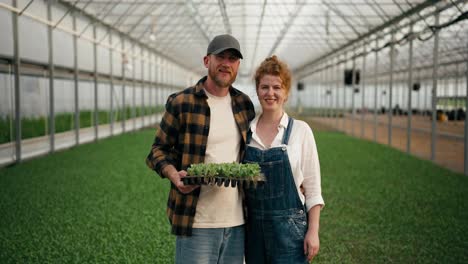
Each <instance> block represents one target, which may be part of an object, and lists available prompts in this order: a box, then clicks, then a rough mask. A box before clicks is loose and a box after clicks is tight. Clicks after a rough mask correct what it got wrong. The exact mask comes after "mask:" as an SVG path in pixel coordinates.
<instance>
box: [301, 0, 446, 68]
mask: <svg viewBox="0 0 468 264" xmlns="http://www.w3.org/2000/svg"><path fill="white" fill-rule="evenodd" d="M439 2H443V1H442V0H426V1H425V2H424V3H421V4H420V5H418V6H415V7H413V8H412V9H410V10H408V11H407V12H405V13H403V14H401V15H399V16H396V17H394V18H392V19H390V20H389V21H387V22H385V23H383V24H381V25H380V26H377V27H375V28H373V29H371V30H370V31H368V32H367V33H365V34H362V35H361V36H360V37H357V38H356V39H354V40H351V41H350V42H348V43H346V44H344V45H342V46H340V47H338V48H336V49H333V50H332V51H330V52H328V53H326V54H324V55H322V56H320V57H319V58H317V59H315V60H313V61H311V62H309V63H306V64H304V65H302V66H299V67H297V68H296V69H294V70H293V72H301V71H303V70H305V69H306V68H307V67H309V66H312V65H314V64H315V63H317V62H319V61H321V60H323V59H324V58H326V57H328V56H331V55H333V54H336V53H337V52H340V51H342V50H345V49H347V48H349V47H351V46H353V45H355V44H356V43H358V42H360V41H362V40H364V39H366V38H369V37H370V36H372V35H374V34H376V33H379V32H381V31H382V30H384V29H386V28H388V27H390V26H393V25H395V24H397V23H398V22H400V21H402V20H403V19H405V18H407V17H409V16H412V15H414V14H417V13H418V12H420V11H421V10H423V9H425V8H427V7H430V6H434V5H436V4H438V3H439Z"/></svg>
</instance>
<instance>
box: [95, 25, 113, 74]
mask: <svg viewBox="0 0 468 264" xmlns="http://www.w3.org/2000/svg"><path fill="white" fill-rule="evenodd" d="M97 40H98V41H101V43H102V44H105V45H109V35H108V34H107V29H105V28H103V27H98V28H97ZM97 53H98V55H97V56H98V72H99V73H104V74H109V73H110V59H109V58H110V51H109V49H108V48H107V47H104V46H102V45H98V48H97Z"/></svg>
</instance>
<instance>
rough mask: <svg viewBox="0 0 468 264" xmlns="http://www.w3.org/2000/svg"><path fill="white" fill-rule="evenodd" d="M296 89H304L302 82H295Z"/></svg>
mask: <svg viewBox="0 0 468 264" xmlns="http://www.w3.org/2000/svg"><path fill="white" fill-rule="evenodd" d="M297 90H298V91H302V90H304V84H303V83H301V82H298V83H297Z"/></svg>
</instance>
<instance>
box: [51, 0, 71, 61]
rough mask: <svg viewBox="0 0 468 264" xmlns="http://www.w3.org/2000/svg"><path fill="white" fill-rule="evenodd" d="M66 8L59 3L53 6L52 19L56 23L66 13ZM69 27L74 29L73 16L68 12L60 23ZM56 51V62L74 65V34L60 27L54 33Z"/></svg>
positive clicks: (53, 41)
mask: <svg viewBox="0 0 468 264" xmlns="http://www.w3.org/2000/svg"><path fill="white" fill-rule="evenodd" d="M65 12H66V9H65V8H63V7H60V6H57V5H54V6H53V7H52V20H53V21H54V24H56V23H57V22H58V21H59V20H60V19H61V18H62V17H63V15H64V14H65ZM59 25H60V26H63V27H65V28H68V29H73V18H72V17H71V15H70V14H68V15H67V16H66V17H65V18H64V19H63V20H62V21H61V22H60V24H59ZM52 43H53V51H54V64H55V65H60V66H67V67H73V35H71V34H70V33H67V32H64V31H62V30H59V29H55V30H54V31H53V34H52Z"/></svg>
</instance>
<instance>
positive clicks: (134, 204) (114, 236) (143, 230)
mask: <svg viewBox="0 0 468 264" xmlns="http://www.w3.org/2000/svg"><path fill="white" fill-rule="evenodd" d="M314 135H315V139H316V142H317V148H318V153H319V155H320V170H321V175H322V178H321V179H322V195H323V198H324V199H325V207H324V208H323V210H322V211H321V217H320V251H319V253H318V255H317V256H316V257H315V258H314V260H313V263H314V264H336V263H340V264H341V263H346V264H361V263H372V264H380V263H415V264H418V263H421V264H423V263H450V264H452V263H468V250H467V248H468V239H467V237H468V221H467V219H468V202H467V201H468V191H467V190H468V177H466V176H464V175H461V174H457V173H454V172H450V171H448V170H446V169H443V168H441V167H439V166H437V165H435V164H433V163H432V162H430V161H425V160H420V159H418V158H415V157H412V156H409V155H407V154H406V153H403V152H400V151H398V150H395V149H392V148H389V147H388V146H384V145H379V144H376V143H373V142H369V141H364V140H359V139H353V138H351V137H349V136H346V135H344V134H342V133H334V132H317V131H315V132H314ZM153 139H154V130H153V129H148V130H141V131H137V132H131V133H126V134H122V135H118V136H115V137H110V138H106V139H103V140H99V141H98V142H97V143H92V144H83V145H80V146H77V147H75V148H72V149H70V150H67V151H60V152H56V153H54V154H52V155H47V156H45V157H41V158H37V159H34V160H30V161H26V162H24V163H21V164H18V165H15V166H11V167H7V168H2V169H0V216H1V217H0V263H161V264H165V263H168V264H169V263H174V254H175V245H176V243H175V236H173V235H171V228H170V225H169V223H168V221H167V216H166V210H165V208H166V205H167V195H168V193H169V191H170V188H171V187H170V181H169V180H168V179H161V177H159V176H157V175H156V174H155V173H154V171H151V170H149V169H148V168H147V167H146V165H145V163H144V157H145V156H146V155H147V153H148V151H149V149H150V147H151V144H152V141H153ZM122 146H125V151H122Z"/></svg>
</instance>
